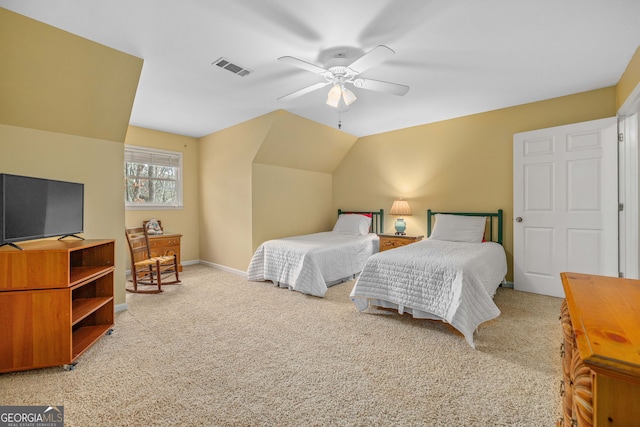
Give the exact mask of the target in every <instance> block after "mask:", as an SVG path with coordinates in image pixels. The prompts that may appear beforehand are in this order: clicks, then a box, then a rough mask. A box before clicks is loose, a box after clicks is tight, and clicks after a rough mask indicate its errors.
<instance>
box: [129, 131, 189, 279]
mask: <svg viewBox="0 0 640 427" xmlns="http://www.w3.org/2000/svg"><path fill="white" fill-rule="evenodd" d="M125 143H126V144H128V145H136V146H140V147H152V148H159V149H162V150H169V151H177V152H181V153H182V168H183V175H182V180H183V182H182V190H183V197H182V202H183V206H184V207H183V208H182V209H166V210H126V211H125V225H126V226H127V227H136V226H139V225H142V221H144V220H148V219H149V218H156V219H159V220H161V221H162V227H163V228H164V230H165V231H166V232H174V233H180V234H182V239H181V247H180V257H181V260H182V262H183V263H185V262H189V261H198V260H199V259H200V248H199V244H200V243H199V240H200V232H199V223H198V213H199V192H198V186H199V180H198V175H199V163H198V140H197V139H196V138H191V137H188V136H182V135H175V134H171V133H167V132H160V131H154V130H149V129H144V128H140V127H136V126H129V130H128V132H127V137H126V139H125ZM127 268H131V267H130V261H129V259H127Z"/></svg>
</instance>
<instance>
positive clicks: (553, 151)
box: [513, 117, 618, 297]
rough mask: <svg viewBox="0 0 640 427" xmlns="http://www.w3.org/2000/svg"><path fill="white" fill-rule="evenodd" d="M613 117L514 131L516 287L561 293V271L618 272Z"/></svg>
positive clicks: (554, 293)
mask: <svg viewBox="0 0 640 427" xmlns="http://www.w3.org/2000/svg"><path fill="white" fill-rule="evenodd" d="M616 122H617V121H616V118H615V117H612V118H607V119H600V120H594V121H590V122H584V123H576V124H572V125H567V126H558V127H554V128H549V129H541V130H535V131H531V132H524V133H519V134H516V135H514V137H513V179H514V181H513V218H514V220H515V222H514V224H513V264H514V265H513V268H514V278H513V279H514V280H513V284H514V289H516V290H519V291H526V292H534V293H538V294H543V295H551V296H556V297H564V291H563V289H562V282H561V280H560V273H561V272H563V271H570V272H579V273H586V274H598V275H604V276H617V275H618V175H617V124H616Z"/></svg>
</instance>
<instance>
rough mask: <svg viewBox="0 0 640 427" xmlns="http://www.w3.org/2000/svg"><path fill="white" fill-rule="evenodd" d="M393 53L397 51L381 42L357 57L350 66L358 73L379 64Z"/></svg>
mask: <svg viewBox="0 0 640 427" xmlns="http://www.w3.org/2000/svg"><path fill="white" fill-rule="evenodd" d="M393 55H395V52H394V51H393V50H392V49H390V48H388V47H387V46H385V45H382V44H381V45H378V46H376V47H374V48H373V49H371V50H370V51H369V52H367V53H365V54H364V55H362V56H361V57H360V58H359V59H356V60H355V61H354V62H353V63H352V64H351V65H349V68H351V69H352V70H353V71H354V72H355V73H356V74H360V73H362V72H364V71H365V70H368V69H369V68H371V67H373V66H374V65H378V64H379V63H381V62H382V61H385V60H387V59H389V58H391V57H392V56H393Z"/></svg>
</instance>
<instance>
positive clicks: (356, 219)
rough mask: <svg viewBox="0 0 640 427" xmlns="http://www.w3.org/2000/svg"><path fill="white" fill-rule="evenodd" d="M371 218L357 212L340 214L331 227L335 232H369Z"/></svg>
mask: <svg viewBox="0 0 640 427" xmlns="http://www.w3.org/2000/svg"><path fill="white" fill-rule="evenodd" d="M370 226H371V218H369V217H366V216H364V215H358V214H341V215H340V216H339V217H338V221H336V225H335V226H334V227H333V231H335V232H336V233H351V234H362V235H364V234H369V227H370Z"/></svg>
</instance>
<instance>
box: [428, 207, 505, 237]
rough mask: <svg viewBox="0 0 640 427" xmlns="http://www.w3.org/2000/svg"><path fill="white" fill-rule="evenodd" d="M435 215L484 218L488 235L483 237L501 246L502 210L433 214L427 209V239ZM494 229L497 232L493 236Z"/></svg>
mask: <svg viewBox="0 0 640 427" xmlns="http://www.w3.org/2000/svg"><path fill="white" fill-rule="evenodd" d="M435 214H446V215H465V216H486V217H487V225H488V231H489V233H488V234H486V233H485V235H486V236H487V237H489V240H491V241H492V242H496V243H499V244H502V233H503V218H502V217H503V213H502V209H498V212H433V211H432V210H431V209H429V210H428V211H427V237H429V236H431V229H432V228H431V226H432V221H433V216H434V215H435ZM496 222H497V225H496V227H494V223H496ZM494 228H497V232H496V233H495V234H494ZM485 232H486V230H485ZM494 239H495V240H494Z"/></svg>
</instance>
